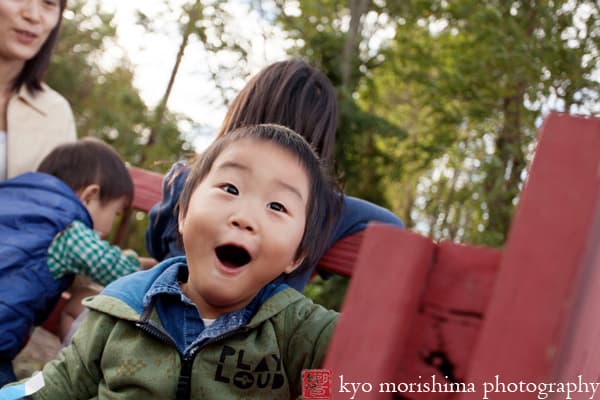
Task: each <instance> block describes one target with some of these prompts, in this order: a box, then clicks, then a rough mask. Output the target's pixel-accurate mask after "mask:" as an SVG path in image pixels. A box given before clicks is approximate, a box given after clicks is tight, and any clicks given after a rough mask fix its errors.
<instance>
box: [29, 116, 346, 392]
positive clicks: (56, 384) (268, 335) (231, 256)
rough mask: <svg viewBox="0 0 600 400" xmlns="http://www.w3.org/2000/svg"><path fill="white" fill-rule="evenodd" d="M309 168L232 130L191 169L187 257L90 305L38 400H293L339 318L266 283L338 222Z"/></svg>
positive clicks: (264, 140) (288, 139) (319, 178)
mask: <svg viewBox="0 0 600 400" xmlns="http://www.w3.org/2000/svg"><path fill="white" fill-rule="evenodd" d="M339 207H340V196H339V195H338V194H336V191H334V187H333V183H332V182H331V181H330V180H329V178H328V176H327V174H326V173H325V172H324V168H323V167H322V165H321V164H320V162H319V160H318V157H317V156H316V155H315V153H314V151H313V150H312V149H311V148H310V146H309V145H308V143H307V142H306V141H305V140H304V139H303V138H302V137H301V136H299V135H298V134H296V133H294V132H293V131H291V130H289V129H287V128H284V127H281V126H278V125H257V126H252V127H245V128H240V129H237V130H236V131H234V132H232V133H230V134H228V135H225V136H223V137H221V138H219V139H217V140H216V141H215V142H214V143H213V144H212V145H211V146H210V147H209V148H208V149H207V150H206V152H205V153H204V154H203V157H202V158H201V159H199V160H198V161H197V163H196V164H195V165H194V166H193V168H192V171H191V172H190V176H189V177H188V179H187V181H186V185H185V189H184V191H183V193H182V196H181V204H180V215H179V231H180V233H181V236H182V239H183V244H184V247H185V252H186V256H185V257H177V258H172V259H167V260H165V261H163V262H162V263H160V264H159V265H157V266H155V267H154V268H153V269H152V270H149V271H143V272H138V273H135V274H132V275H130V276H127V277H125V278H122V279H120V280H118V281H116V282H114V283H113V284H111V285H109V286H108V287H107V288H106V289H105V290H104V291H103V292H102V293H101V294H100V295H99V296H96V297H94V298H91V299H87V300H86V301H85V304H86V306H87V307H89V308H90V310H91V311H90V314H89V316H88V318H87V319H86V320H85V321H84V322H83V323H82V325H81V327H80V329H79V330H78V332H77V333H76V335H75V337H74V338H73V342H72V344H71V346H69V347H68V348H66V349H65V350H64V351H63V353H62V357H61V359H60V360H58V361H55V362H52V363H50V364H48V365H47V366H46V367H45V368H44V370H43V377H44V380H45V386H44V387H43V388H42V389H41V390H40V391H38V392H37V393H35V394H34V396H33V397H34V398H40V399H70V398H82V399H83V398H99V399H102V398H115V397H116V396H118V397H119V398H120V399H134V398H135V399H137V398H154V399H158V398H160V399H259V398H264V399H290V398H295V397H297V396H299V395H300V391H301V385H300V379H301V371H302V369H306V368H318V367H319V366H320V365H321V363H322V361H323V357H324V355H325V351H326V348H327V345H328V342H329V338H330V336H331V334H332V330H333V327H334V325H335V321H336V319H337V313H336V312H334V311H328V310H325V309H324V308H323V307H321V306H319V305H315V304H313V303H312V302H311V301H310V300H308V299H307V298H305V297H304V296H303V295H301V294H300V293H298V292H297V291H296V290H293V289H291V288H289V287H287V286H286V285H284V284H277V283H275V282H274V281H275V280H276V278H278V277H279V276H280V275H281V274H289V273H292V272H293V271H294V270H296V269H297V268H298V267H299V266H300V265H301V264H302V262H303V261H305V260H306V261H307V263H305V265H312V264H313V263H314V262H315V261H316V260H318V259H319V258H320V256H321V255H322V253H323V251H324V248H325V246H326V242H327V238H328V237H329V232H330V230H331V226H332V222H333V221H335V218H336V214H337V213H338V212H339V211H338V210H339Z"/></svg>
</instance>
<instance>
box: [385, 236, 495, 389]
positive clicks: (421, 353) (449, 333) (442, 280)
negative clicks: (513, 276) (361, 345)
mask: <svg viewBox="0 0 600 400" xmlns="http://www.w3.org/2000/svg"><path fill="white" fill-rule="evenodd" d="M501 254H502V253H501V251H500V250H496V249H490V248H485V247H476V246H467V245H462V244H457V243H452V242H448V241H443V242H441V243H439V245H438V246H437V251H436V257H435V263H434V265H433V267H432V269H431V271H430V273H429V276H428V278H427V287H426V290H425V295H424V296H423V299H422V301H421V303H420V306H419V314H418V317H417V319H416V321H415V323H414V324H413V325H412V329H411V330H410V332H409V339H408V341H407V344H406V352H405V354H404V357H403V358H402V359H401V361H400V362H399V363H398V365H399V368H398V370H399V373H398V375H397V377H396V380H395V382H396V383H400V382H405V383H419V382H421V383H424V382H432V378H431V376H432V375H435V377H436V382H440V383H442V384H444V383H460V382H465V379H466V375H467V369H468V365H469V362H470V359H471V357H472V354H473V350H474V347H473V343H475V342H476V340H477V337H478V336H479V331H480V329H481V325H482V323H483V318H484V315H485V312H486V309H487V305H488V303H489V300H490V296H491V288H492V287H493V284H494V282H495V279H496V275H497V272H498V267H499V265H500V257H501ZM381 351H383V349H381ZM413 396H416V398H419V399H421V398H423V399H424V398H427V399H447V398H448V394H447V393H440V392H437V393H426V394H425V393H421V394H418V395H416V394H415V395H413ZM408 397H411V396H410V395H408ZM411 398H412V397H411Z"/></svg>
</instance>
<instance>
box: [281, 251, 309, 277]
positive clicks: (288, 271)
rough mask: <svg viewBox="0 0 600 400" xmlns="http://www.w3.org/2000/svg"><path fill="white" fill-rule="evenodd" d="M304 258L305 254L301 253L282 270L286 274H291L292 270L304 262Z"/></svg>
mask: <svg viewBox="0 0 600 400" xmlns="http://www.w3.org/2000/svg"><path fill="white" fill-rule="evenodd" d="M305 259H306V255H302V256H300V257H298V258H297V259H296V260H295V261H293V262H292V263H291V264H290V265H288V266H287V267H286V268H285V269H284V270H283V272H285V273H286V274H291V273H292V272H294V271H295V270H297V269H298V267H300V266H301V265H302V263H303V262H304V260H305Z"/></svg>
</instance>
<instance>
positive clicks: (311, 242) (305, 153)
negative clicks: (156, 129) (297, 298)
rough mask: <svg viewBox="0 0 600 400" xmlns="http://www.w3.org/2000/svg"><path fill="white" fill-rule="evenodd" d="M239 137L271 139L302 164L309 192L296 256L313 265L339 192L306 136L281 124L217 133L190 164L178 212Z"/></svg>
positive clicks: (335, 214) (183, 211)
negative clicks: (302, 232)
mask: <svg viewBox="0 0 600 400" xmlns="http://www.w3.org/2000/svg"><path fill="white" fill-rule="evenodd" d="M242 139H246V140H259V141H268V142H271V143H273V144H275V145H277V146H279V147H281V148H282V149H284V150H286V151H288V152H290V153H291V154H293V155H294V156H296V157H297V158H298V161H299V162H300V164H301V165H302V166H303V167H304V168H305V170H306V173H307V174H308V177H309V179H310V188H309V190H310V192H309V193H310V196H309V199H308V201H307V204H306V211H307V213H306V226H305V228H304V234H303V236H302V240H301V241H300V245H299V246H298V249H297V250H296V254H295V260H296V261H298V260H300V259H301V258H303V257H305V260H304V265H306V266H312V265H315V264H316V263H317V261H318V260H319V259H320V258H321V256H322V255H323V254H324V253H325V251H326V250H327V247H328V241H329V237H330V234H331V231H332V229H333V225H334V223H335V221H337V218H338V215H339V212H340V209H341V200H342V195H340V194H339V193H340V192H339V191H338V190H337V187H336V183H335V180H334V179H332V178H331V176H330V175H329V173H328V169H327V168H326V167H325V165H324V164H323V163H322V162H321V161H320V160H319V157H318V155H317V154H316V153H315V151H314V150H313V148H312V147H311V146H310V145H309V144H308V142H307V141H306V139H304V138H303V137H302V136H300V135H299V134H297V133H296V132H294V131H292V130H291V129H288V128H286V127H284V126H281V125H275V124H262V125H254V126H246V127H242V128H239V129H236V130H234V131H232V132H229V133H228V134H227V135H224V136H220V137H217V139H216V140H215V141H214V142H213V143H212V144H211V145H210V146H209V147H208V149H206V151H204V153H202V155H201V156H200V158H199V159H198V160H197V162H195V163H194V164H193V166H192V170H191V171H190V174H189V176H188V178H187V180H186V182H185V187H184V189H183V192H181V197H180V198H179V209H180V210H181V216H183V217H185V215H186V213H187V210H188V206H189V203H190V199H191V197H192V194H193V192H194V190H195V189H196V187H197V186H198V185H199V184H200V183H201V182H202V181H203V180H204V178H206V176H207V175H208V173H209V172H210V170H211V168H212V167H213V164H214V162H215V160H216V159H217V157H219V155H220V154H221V153H222V152H223V151H224V150H225V149H226V148H227V147H228V146H229V145H231V144H232V143H235V142H237V141H238V140H242Z"/></svg>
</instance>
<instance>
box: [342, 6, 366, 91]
mask: <svg viewBox="0 0 600 400" xmlns="http://www.w3.org/2000/svg"><path fill="white" fill-rule="evenodd" d="M368 8H369V0H350V26H349V28H348V36H347V37H346V43H345V45H344V54H343V56H342V87H343V88H345V89H347V90H348V91H349V92H351V88H350V77H351V75H352V68H353V66H354V59H355V57H356V53H357V52H358V43H359V41H360V37H361V26H362V24H361V19H362V16H363V15H364V14H365V13H366V12H367V10H368Z"/></svg>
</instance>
